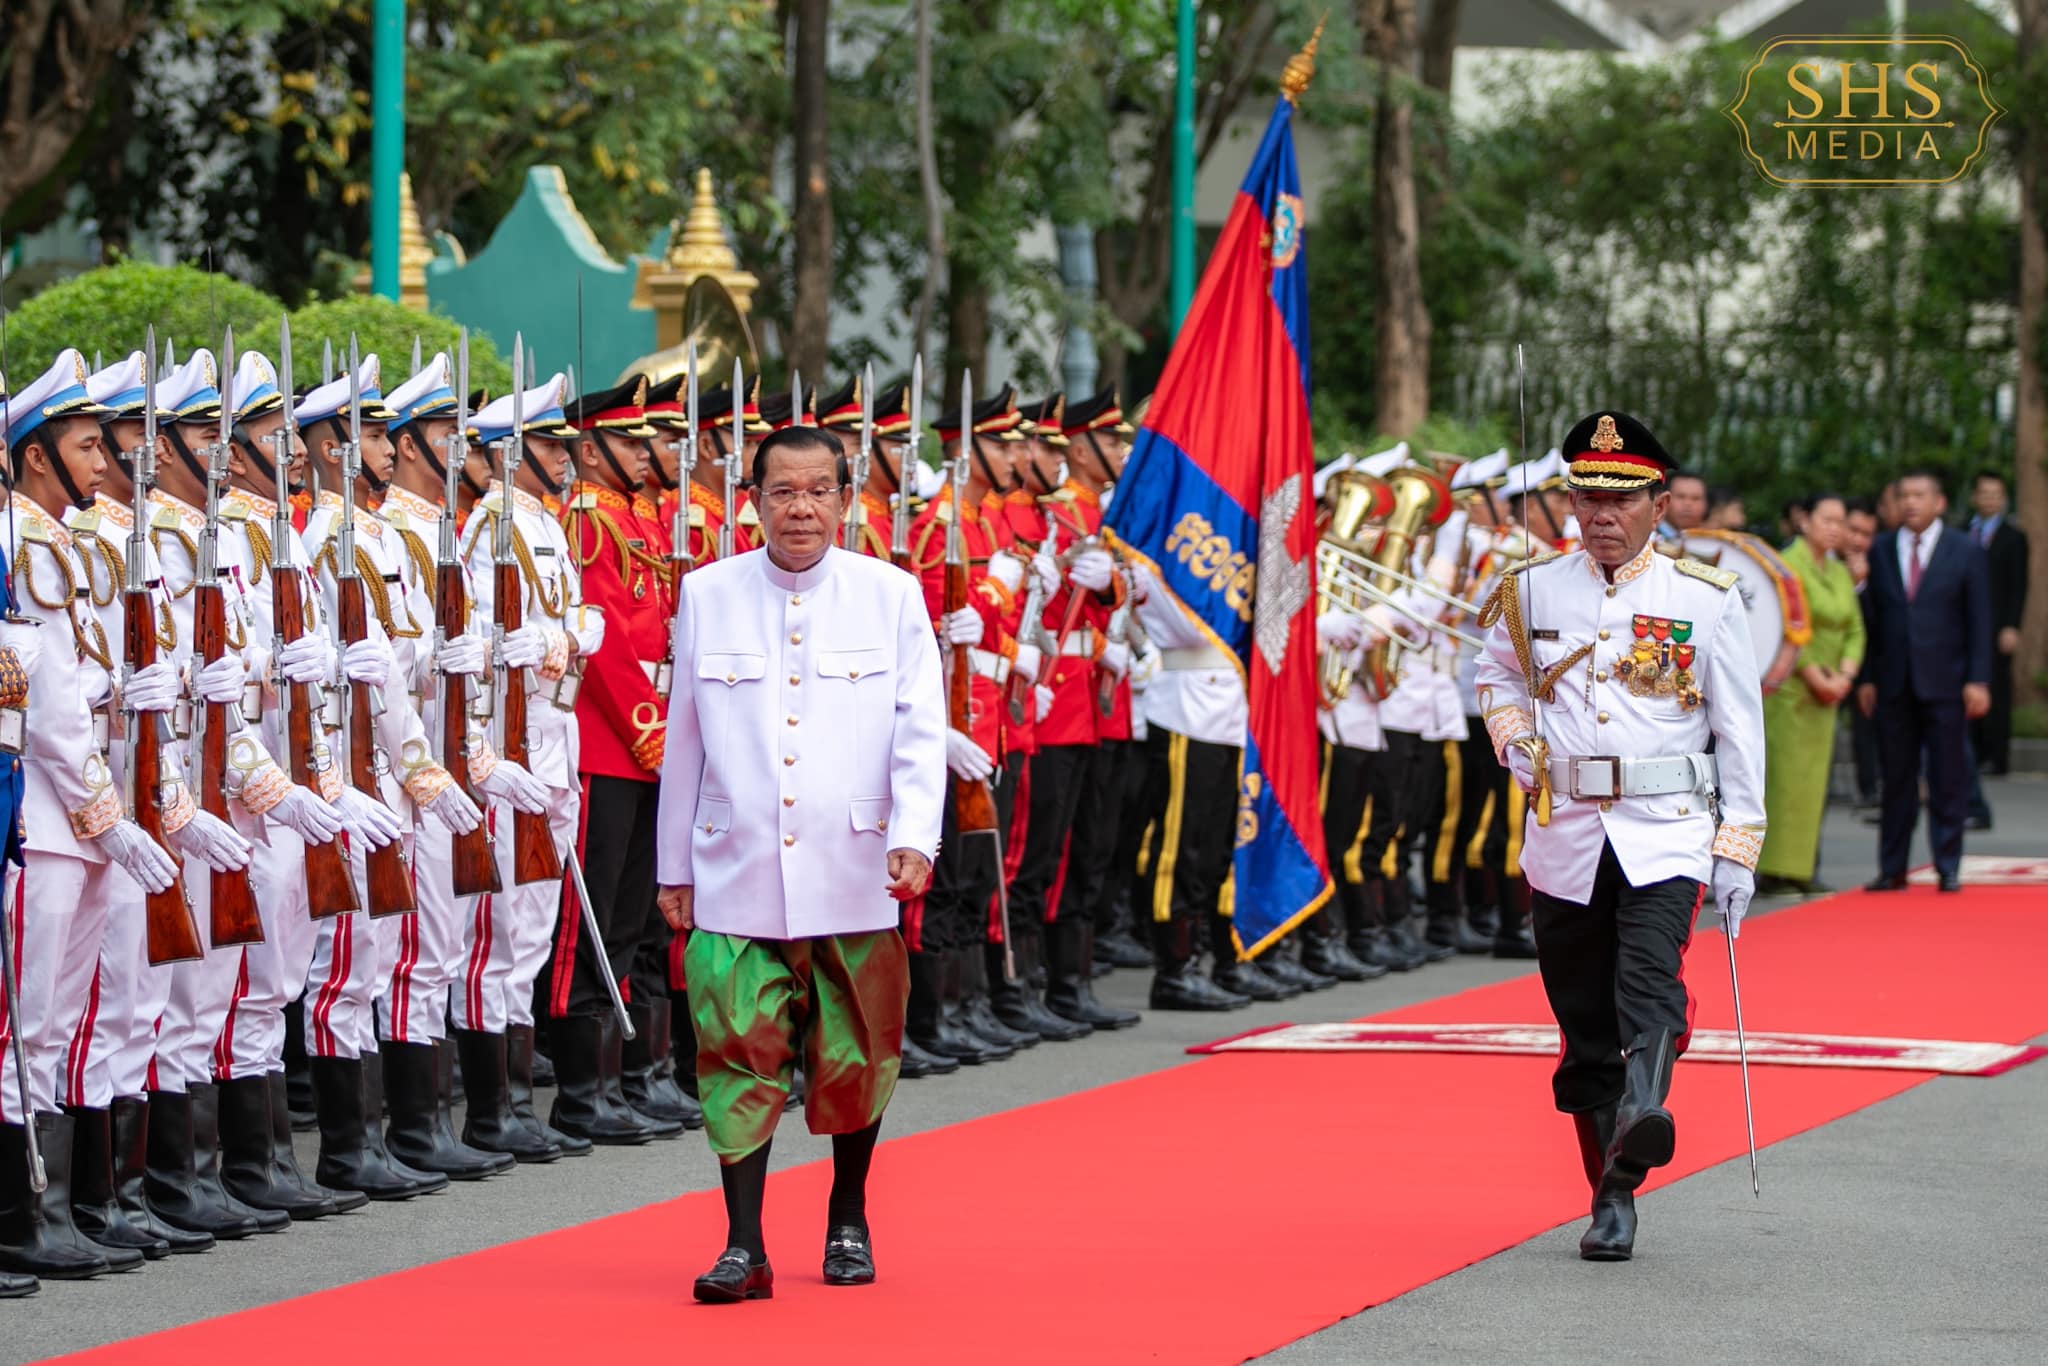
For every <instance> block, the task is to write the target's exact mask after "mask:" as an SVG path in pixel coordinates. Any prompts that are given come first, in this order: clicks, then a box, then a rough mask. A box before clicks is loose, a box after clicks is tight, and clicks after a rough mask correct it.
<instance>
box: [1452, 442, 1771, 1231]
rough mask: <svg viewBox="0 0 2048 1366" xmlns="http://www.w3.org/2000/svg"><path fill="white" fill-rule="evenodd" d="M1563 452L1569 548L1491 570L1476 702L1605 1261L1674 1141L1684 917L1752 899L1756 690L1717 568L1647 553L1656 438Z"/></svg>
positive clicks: (1555, 1084)
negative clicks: (1522, 878)
mask: <svg viewBox="0 0 2048 1366" xmlns="http://www.w3.org/2000/svg"><path fill="white" fill-rule="evenodd" d="M1562 450H1563V452H1564V455H1565V458H1566V460H1567V462H1568V463H1567V471H1568V472H1567V476H1566V477H1567V479H1568V480H1569V482H1570V485H1571V489H1572V511H1573V514H1574V519H1575V521H1576V522H1577V524H1578V526H1579V528H1580V534H1581V535H1582V536H1583V538H1584V546H1585V548H1584V549H1583V550H1580V551H1575V552H1573V553H1571V554H1567V555H1561V556H1546V557H1542V558H1539V559H1537V560H1535V561H1532V562H1530V564H1529V565H1528V566H1527V567H1526V568H1524V569H1523V570H1522V571H1520V572H1518V573H1514V574H1509V575H1507V576H1505V577H1504V578H1503V580H1502V582H1501V585H1500V587H1499V589H1497V590H1496V592H1495V594H1494V595H1493V597H1492V598H1490V599H1489V601H1488V604H1487V608H1486V612H1485V614H1484V615H1483V617H1482V622H1483V624H1486V625H1487V626H1489V627H1490V634H1489V636H1488V637H1487V651H1486V655H1485V657H1484V658H1483V659H1482V660H1481V661H1480V665H1479V680H1478V681H1479V696H1480V706H1481V713H1482V715H1483V716H1484V717H1485V721H1486V728H1487V733H1488V735H1489V736H1490V737H1491V738H1492V740H1493V744H1494V750H1495V753H1496V754H1497V755H1498V756H1499V757H1500V759H1501V762H1502V763H1504V764H1506V765H1507V766H1508V768H1509V770H1510V771H1511V772H1512V773H1513V775H1514V778H1515V781H1516V782H1518V783H1519V784H1520V785H1521V786H1522V788H1523V790H1524V791H1526V792H1528V793H1530V794H1531V799H1532V800H1531V808H1532V810H1531V820H1530V822H1529V824H1528V827H1527V830H1526V835H1525V840H1526V847H1525V849H1524V852H1523V855H1522V866H1523V869H1524V871H1525V872H1526V873H1527V874H1528V878H1529V883H1530V886H1531V887H1532V889H1533V893H1532V897H1531V901H1532V906H1533V910H1534V916H1535V931H1536V947H1537V960H1538V964H1539V966H1540V968H1541V970H1542V975H1543V984H1544V990H1545V992H1546V993H1547V994H1548V996H1549V998H1550V1004H1551V1009H1552V1010H1553V1011H1554V1012H1555V1014H1556V1016H1557V1021H1558V1026H1559V1029H1560V1030H1561V1031H1562V1033H1563V1035H1564V1049H1563V1053H1562V1055H1561V1056H1560V1058H1559V1060H1558V1065H1557V1071H1556V1074H1555V1076H1554V1078H1553V1081H1552V1089H1553V1091H1554V1093H1555V1098H1556V1103H1557V1108H1558V1109H1560V1110H1562V1111H1564V1112H1565V1113H1567V1114H1569V1115H1571V1116H1572V1118H1573V1121H1574V1123H1575V1125H1576V1126H1577V1129H1578V1136H1579V1145H1580V1152H1581V1155H1582V1157H1583V1159H1584V1163H1585V1169H1586V1177H1587V1180H1588V1182H1589V1183H1590V1184H1591V1186H1592V1187H1593V1192H1594V1195H1593V1223H1592V1227H1591V1228H1590V1229H1589V1230H1588V1232H1587V1233H1586V1235H1585V1237H1584V1238H1583V1239H1582V1240H1581V1242H1580V1244H1579V1252H1580V1255H1581V1256H1582V1257H1585V1258H1587V1259H1588V1260H1594V1261H1621V1260H1626V1259H1627V1258H1628V1257H1629V1256H1630V1255H1631V1253H1632V1251H1633V1248H1634V1242H1635V1224H1636V1218H1635V1204H1634V1192H1635V1190H1636V1188H1637V1186H1639V1185H1640V1184H1641V1183H1642V1181H1643V1180H1644V1178H1645V1177H1646V1176H1647V1175H1648V1174H1649V1171H1650V1169H1651V1168H1653V1167H1658V1166H1662V1165H1663V1164H1665V1163H1667V1162H1669V1161H1670V1160H1671V1155H1672V1149H1673V1146H1674V1143H1675V1137H1676V1133H1675V1128H1674V1126H1673V1123H1672V1118H1671V1114H1670V1112H1669V1111H1668V1110H1667V1109H1666V1108H1665V1107H1664V1101H1665V1098H1666V1096H1667V1095H1668V1093H1669V1091H1670V1087H1671V1068H1672V1064H1673V1063H1674V1062H1675V1061H1676V1060H1677V1058H1678V1055H1679V1054H1680V1053H1681V1052H1682V1051H1683V1050H1684V1047H1685V1042H1686V1036H1687V1034H1688V1032H1689V1030H1690V1028H1691V1023H1692V1000H1691V997H1690V996H1689V994H1688V993H1687V991H1686V987H1685V982H1684V980H1683V976H1682V960H1683V955H1684V953H1685V948H1686V944H1687V942H1688V941H1689V940H1690V939H1691V937H1692V925H1693V920H1694V918H1695V915H1696V914H1697V912H1698V909H1699V906H1700V903H1701V901H1702V900H1703V899H1704V897H1705V896H1706V894H1707V892H1708V889H1709V888H1711V889H1712V893H1713V897H1714V903H1715V906H1716V907H1717V909H1718V910H1719V911H1720V913H1721V916H1722V919H1723V923H1724V924H1725V926H1726V927H1727V932H1728V933H1729V934H1731V935H1732V934H1734V933H1735V932H1736V930H1737V928H1738V927H1739V926H1740V924H1741V920H1742V916H1743V913H1744V912H1745V911H1746V910H1747V909H1748V906H1749V899H1750V896H1751V893H1752V891H1753V889H1754V886H1755V877H1754V873H1753V870H1754V869H1755V867H1756V859H1757V853H1758V851H1759V850H1760V848H1761V846H1762V843H1763V835H1764V809H1763V794H1764V732H1763V695H1762V691H1761V688H1760V685H1759V682H1758V678H1757V666H1756V660H1755V659H1754V658H1753V657H1752V653H1751V648H1750V637H1749V628H1748V626H1747V625H1746V624H1745V621H1744V613H1743V606H1742V596H1741V594H1739V593H1736V592H1734V591H1732V590H1733V589H1734V587H1735V576H1734V575H1733V574H1730V573H1727V572H1725V571H1723V570H1719V569H1715V568H1711V567H1709V566H1706V565H1703V564H1699V563H1696V562H1694V561H1691V560H1672V559H1669V558H1667V557H1665V556H1661V555H1658V554H1657V553H1656V552H1655V550H1654V549H1653V548H1652V545H1651V535H1652V532H1653V531H1654V529H1655V528H1656V526H1657V524H1658V522H1660V521H1661V520H1662V519H1663V517H1664V512H1665V507H1666V504H1667V503H1668V502H1669V501H1670V498H1669V495H1668V493H1667V492H1666V491H1665V489H1664V476H1665V474H1666V472H1667V471H1668V470H1669V469H1670V468H1671V464H1672V462H1671V459H1670V457H1669V456H1667V455H1666V454H1665V453H1664V449H1663V447H1662V446H1661V445H1659V444H1658V442H1657V439H1656V437H1654V436H1652V435H1651V434H1650V432H1649V430H1648V429H1647V428H1645V427H1644V426H1643V425H1642V424H1641V423H1640V422H1637V421H1636V420H1635V419H1634V418H1631V417H1629V416H1628V415H1627V414H1625V413H1616V412H1606V413H1596V414H1593V415H1592V416H1589V417H1586V418H1584V419H1583V420H1581V421H1580V422H1579V423H1578V425H1577V426H1575V427H1573V428H1572V430H1571V432H1570V433H1569V434H1568V435H1567V436H1566V438H1565V442H1564V445H1563V447H1562Z"/></svg>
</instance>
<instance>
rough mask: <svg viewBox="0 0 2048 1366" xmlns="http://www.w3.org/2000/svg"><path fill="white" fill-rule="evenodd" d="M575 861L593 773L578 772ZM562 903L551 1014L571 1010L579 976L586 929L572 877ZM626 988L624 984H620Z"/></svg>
mask: <svg viewBox="0 0 2048 1366" xmlns="http://www.w3.org/2000/svg"><path fill="white" fill-rule="evenodd" d="M576 786H577V794H578V796H579V797H580V798H581V800H580V801H578V802H577V804H576V861H577V862H578V863H579V864H580V863H581V862H582V861H583V846H584V842H585V840H586V839H587V838H588V837H589V834H590V775H589V774H587V773H584V774H579V775H577V783H576ZM561 892H562V896H561V904H560V905H559V906H558V907H557V908H556V910H555V971H554V976H553V977H552V978H551V979H550V980H549V982H548V1014H550V1015H560V1014H562V1013H564V1012H565V1011H567V1010H568V1009H569V984H570V982H571V981H573V980H574V978H575V975H576V940H577V937H578V936H579V935H580V934H581V932H582V929H583V917H582V915H581V914H580V913H579V911H580V908H578V907H575V906H573V905H572V904H571V897H570V895H569V880H568V879H567V878H563V879H562V888H561ZM619 985H620V986H621V987H624V985H625V984H624V983H623V982H622V983H620V984H619Z"/></svg>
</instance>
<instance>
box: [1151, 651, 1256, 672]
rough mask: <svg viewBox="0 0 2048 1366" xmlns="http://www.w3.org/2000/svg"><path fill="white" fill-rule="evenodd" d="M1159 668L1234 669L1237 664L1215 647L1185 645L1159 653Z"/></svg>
mask: <svg viewBox="0 0 2048 1366" xmlns="http://www.w3.org/2000/svg"><path fill="white" fill-rule="evenodd" d="M1159 667H1160V668H1162V669H1173V670H1192V669H1234V668H1236V667H1237V666H1236V663H1235V661H1233V660H1232V659H1231V657H1230V656H1229V655H1227V654H1225V653H1223V651H1221V650H1219V649H1217V648H1216V647H1215V646H1214V645H1184V646H1177V647H1174V648H1172V649H1166V650H1161V651H1160V652H1159Z"/></svg>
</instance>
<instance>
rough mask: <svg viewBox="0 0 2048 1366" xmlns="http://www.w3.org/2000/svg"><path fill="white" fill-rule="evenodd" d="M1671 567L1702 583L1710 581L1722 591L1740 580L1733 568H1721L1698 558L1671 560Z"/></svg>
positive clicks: (1725, 590)
mask: <svg viewBox="0 0 2048 1366" xmlns="http://www.w3.org/2000/svg"><path fill="white" fill-rule="evenodd" d="M1671 567H1672V568H1673V569H1676V570H1677V571H1678V572H1679V573H1681V574H1684V575H1685V576H1687V577H1688V578H1694V579H1698V580H1699V581H1700V582H1702V583H1711V584H1712V585H1714V587H1716V588H1718V589H1720V590H1721V591H1722V592H1723V593H1725V592H1727V591H1728V590H1729V589H1731V588H1733V587H1734V586H1735V585H1736V584H1737V583H1739V582H1741V580H1740V579H1738V578H1737V577H1736V575H1735V571H1734V570H1732V569H1723V568H1721V567H1720V566H1719V565H1712V564H1707V563H1705V562H1703V561H1700V560H1687V559H1679V560H1673V561H1672V562H1671Z"/></svg>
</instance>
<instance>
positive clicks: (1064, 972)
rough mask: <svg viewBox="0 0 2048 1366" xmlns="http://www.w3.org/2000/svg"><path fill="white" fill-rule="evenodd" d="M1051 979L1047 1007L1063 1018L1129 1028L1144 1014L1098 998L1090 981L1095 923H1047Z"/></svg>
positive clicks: (1095, 1026) (1096, 1025) (1092, 1025)
mask: <svg viewBox="0 0 2048 1366" xmlns="http://www.w3.org/2000/svg"><path fill="white" fill-rule="evenodd" d="M1045 933H1046V949H1047V950H1048V952H1047V955H1046V957H1047V963H1046V970H1047V972H1048V973H1049V975H1050V982H1049V984H1048V985H1047V987H1046V989H1045V1005H1046V1009H1048V1010H1050V1011H1051V1012H1052V1013H1053V1014H1055V1015H1058V1016H1060V1017H1062V1018H1063V1019H1068V1020H1074V1021H1078V1022H1079V1023H1081V1024H1085V1025H1087V1026H1088V1027H1089V1028H1090V1029H1129V1028H1130V1027H1131V1026H1132V1025H1135V1024H1137V1023H1138V1021H1139V1019H1140V1018H1141V1017H1140V1016H1139V1014H1138V1012H1137V1011H1135V1010H1117V1009H1115V1008H1113V1007H1111V1006H1106V1005H1104V1004H1103V1003H1102V1002H1101V1001H1099V1000H1097V999H1096V996H1095V988H1094V986H1093V985H1092V984H1091V983H1090V981H1089V967H1090V965H1091V964H1092V963H1093V962H1094V960H1095V926H1093V925H1092V924H1089V923H1087V922H1086V921H1083V920H1079V919H1066V918H1062V919H1059V920H1055V921H1054V922H1053V923H1052V924H1050V925H1047V926H1046V927H1045Z"/></svg>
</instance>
